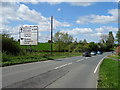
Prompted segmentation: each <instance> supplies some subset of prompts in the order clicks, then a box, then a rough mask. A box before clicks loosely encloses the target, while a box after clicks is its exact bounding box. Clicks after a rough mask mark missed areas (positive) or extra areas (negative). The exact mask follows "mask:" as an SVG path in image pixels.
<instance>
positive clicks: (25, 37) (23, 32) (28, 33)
mask: <svg viewBox="0 0 120 90" xmlns="http://www.w3.org/2000/svg"><path fill="white" fill-rule="evenodd" d="M19 31H20V45H37V44H38V26H21V27H20V28H19Z"/></svg>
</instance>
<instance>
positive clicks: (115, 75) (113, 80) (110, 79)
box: [98, 56, 120, 88]
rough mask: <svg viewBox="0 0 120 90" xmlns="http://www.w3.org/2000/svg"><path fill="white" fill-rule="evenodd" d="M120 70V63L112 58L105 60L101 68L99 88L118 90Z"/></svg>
mask: <svg viewBox="0 0 120 90" xmlns="http://www.w3.org/2000/svg"><path fill="white" fill-rule="evenodd" d="M113 57H115V56H113ZM116 58H117V56H116ZM119 69H120V61H116V60H113V59H110V58H106V59H104V61H103V63H102V64H101V66H100V71H99V80H98V88H118V86H119V84H120V79H119V75H120V71H119Z"/></svg>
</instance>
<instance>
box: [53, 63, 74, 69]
mask: <svg viewBox="0 0 120 90" xmlns="http://www.w3.org/2000/svg"><path fill="white" fill-rule="evenodd" d="M70 64H72V62H70V63H67V64H64V65H61V66H59V67H56V68H54V69H58V68H62V67H65V66H67V65H70Z"/></svg>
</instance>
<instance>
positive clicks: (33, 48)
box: [21, 43, 55, 51]
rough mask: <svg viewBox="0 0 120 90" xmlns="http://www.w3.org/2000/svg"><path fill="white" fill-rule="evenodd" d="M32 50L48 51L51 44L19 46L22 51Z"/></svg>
mask: <svg viewBox="0 0 120 90" xmlns="http://www.w3.org/2000/svg"><path fill="white" fill-rule="evenodd" d="M29 47H30V49H32V50H40V51H43V50H45V51H50V50H51V43H38V45H36V46H21V48H23V49H29ZM53 50H55V49H54V43H53Z"/></svg>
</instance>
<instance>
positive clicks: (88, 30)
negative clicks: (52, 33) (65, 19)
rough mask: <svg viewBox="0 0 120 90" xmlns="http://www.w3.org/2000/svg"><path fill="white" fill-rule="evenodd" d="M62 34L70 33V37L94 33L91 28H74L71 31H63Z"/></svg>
mask: <svg viewBox="0 0 120 90" xmlns="http://www.w3.org/2000/svg"><path fill="white" fill-rule="evenodd" d="M61 32H65V33H68V34H70V35H79V34H89V33H92V32H93V30H92V29H91V28H74V29H71V30H62V31H61Z"/></svg>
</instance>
